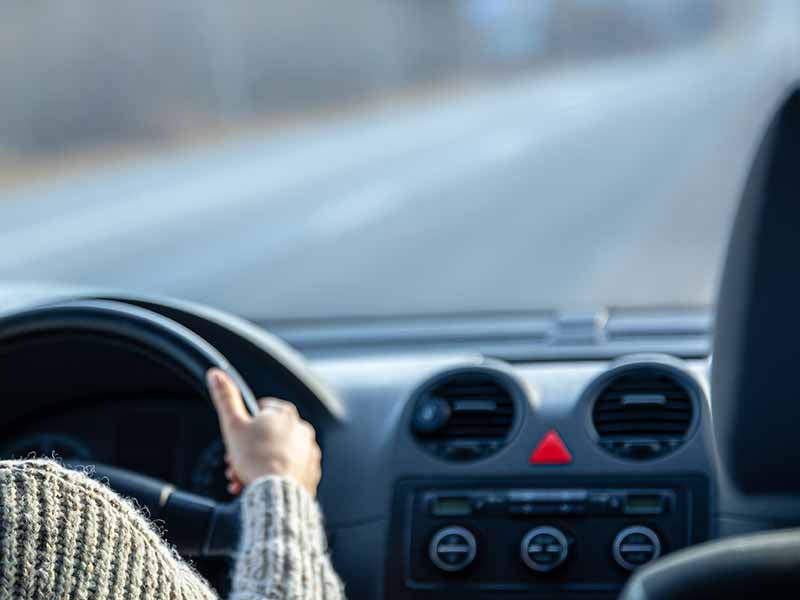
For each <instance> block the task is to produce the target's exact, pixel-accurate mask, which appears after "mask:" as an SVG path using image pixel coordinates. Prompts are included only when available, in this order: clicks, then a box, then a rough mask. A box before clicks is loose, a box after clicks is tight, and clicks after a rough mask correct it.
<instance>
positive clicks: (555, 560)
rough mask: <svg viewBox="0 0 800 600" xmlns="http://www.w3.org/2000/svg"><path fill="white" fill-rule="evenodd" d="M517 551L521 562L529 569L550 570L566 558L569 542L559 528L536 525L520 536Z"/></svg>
mask: <svg viewBox="0 0 800 600" xmlns="http://www.w3.org/2000/svg"><path fill="white" fill-rule="evenodd" d="M519 552H520V557H521V558H522V562H524V563H525V565H526V566H527V567H528V568H529V569H532V570H534V571H538V572H540V573H543V572H546V571H552V570H553V569H555V568H556V567H558V566H559V565H561V564H562V563H563V562H564V561H565V560H567V555H568V554H569V543H568V542H567V536H565V535H564V533H563V532H562V531H561V530H560V529H556V528H555V527H549V526H542V527H536V528H535V529H531V530H530V531H529V532H528V533H527V534H525V537H524V538H522V543H521V544H520V548H519Z"/></svg>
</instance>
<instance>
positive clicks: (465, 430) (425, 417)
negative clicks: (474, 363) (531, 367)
mask: <svg viewBox="0 0 800 600" xmlns="http://www.w3.org/2000/svg"><path fill="white" fill-rule="evenodd" d="M513 389H514V388H513V386H512V384H511V382H510V381H509V380H508V377H507V376H506V375H504V374H502V373H499V372H495V371H493V370H487V369H477V368H476V369H461V370H456V371H452V372H448V373H445V374H442V375H439V376H437V377H434V378H433V379H432V380H431V381H429V382H428V383H426V384H424V385H423V386H422V387H421V388H420V389H419V390H418V391H417V393H416V394H415V397H414V399H413V402H414V409H413V413H412V418H411V430H412V433H413V435H414V437H415V438H416V439H417V441H418V442H419V443H420V444H421V445H422V446H423V447H425V448H426V449H427V450H429V451H430V452H432V453H434V454H436V455H438V456H441V457H443V458H446V459H449V460H461V461H466V460H475V459H478V458H483V457H485V456H489V455H491V454H493V453H495V452H497V451H498V450H499V449H500V448H502V447H503V446H505V444H506V443H507V442H508V440H509V438H510V436H511V433H512V430H513V428H514V424H515V417H516V402H515V400H514V392H513Z"/></svg>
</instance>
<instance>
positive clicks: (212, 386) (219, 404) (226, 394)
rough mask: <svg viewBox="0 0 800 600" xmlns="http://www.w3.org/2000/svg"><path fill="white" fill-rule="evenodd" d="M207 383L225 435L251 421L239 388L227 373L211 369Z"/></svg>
mask: <svg viewBox="0 0 800 600" xmlns="http://www.w3.org/2000/svg"><path fill="white" fill-rule="evenodd" d="M206 383H207V385H208V391H209V393H210V395H211V400H212V401H213V402H214V408H215V409H216V410H217V416H218V417H219V423H220V427H221V428H222V432H223V433H224V434H226V435H227V433H228V432H229V431H230V429H231V428H232V427H235V426H237V425H239V424H241V423H245V422H247V421H248V420H249V418H250V415H249V413H248V412H247V408H246V407H245V405H244V401H243V400H242V395H241V394H240V393H239V388H237V387H236V384H235V383H234V382H233V380H232V379H231V378H230V377H229V376H228V374H227V373H225V371H223V370H222V369H217V368H213V369H209V370H208V373H206Z"/></svg>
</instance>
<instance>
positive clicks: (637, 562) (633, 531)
mask: <svg viewBox="0 0 800 600" xmlns="http://www.w3.org/2000/svg"><path fill="white" fill-rule="evenodd" d="M612 552H613V554H614V560H615V561H617V564H618V565H619V566H621V567H622V568H623V569H627V570H628V571H633V570H634V569H636V568H637V567H640V566H642V565H644V564H647V563H649V562H651V561H654V560H655V559H657V558H658V557H659V556H660V555H661V540H660V539H659V537H658V535H657V534H656V532H655V531H653V530H652V529H650V528H649V527H643V526H641V525H638V526H635V527H628V528H627V529H623V530H622V531H620V532H619V533H618V534H617V537H616V538H615V539H614V545H613V547H612Z"/></svg>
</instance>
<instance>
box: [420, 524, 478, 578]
mask: <svg viewBox="0 0 800 600" xmlns="http://www.w3.org/2000/svg"><path fill="white" fill-rule="evenodd" d="M477 551H478V544H477V542H476V541H475V536H474V535H472V533H471V532H470V531H468V530H467V529H464V528H463V527H457V526H453V527H445V528H444V529H440V530H439V531H437V532H436V533H435V534H434V536H433V538H432V539H431V544H430V546H429V547H428V555H429V556H430V559H431V562H432V563H433V564H434V565H436V566H437V567H439V568H440V569H441V570H442V571H448V572H451V573H452V572H455V571H461V570H462V569H466V568H467V567H468V566H469V564H470V563H471V562H472V561H473V560H475V554H476V553H477Z"/></svg>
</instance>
